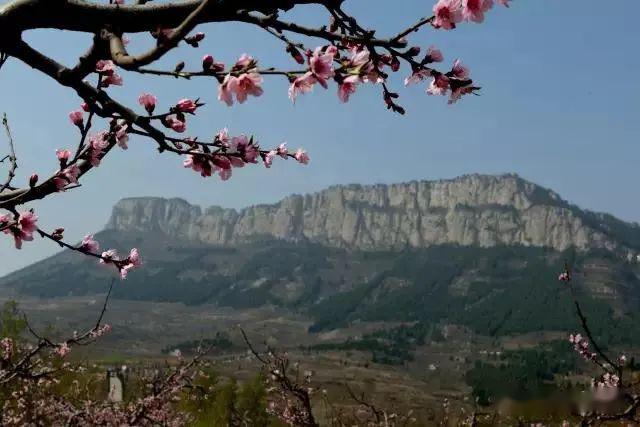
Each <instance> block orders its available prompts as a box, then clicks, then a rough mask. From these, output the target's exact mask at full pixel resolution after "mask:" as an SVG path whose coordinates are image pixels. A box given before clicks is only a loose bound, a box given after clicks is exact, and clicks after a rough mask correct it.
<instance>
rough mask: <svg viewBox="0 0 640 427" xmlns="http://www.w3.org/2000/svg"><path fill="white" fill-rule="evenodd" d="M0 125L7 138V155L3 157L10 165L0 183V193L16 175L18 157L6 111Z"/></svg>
mask: <svg viewBox="0 0 640 427" xmlns="http://www.w3.org/2000/svg"><path fill="white" fill-rule="evenodd" d="M2 125H3V126H4V130H5V132H6V133H7V140H8V143H9V156H8V157H5V159H8V160H9V162H10V166H9V172H8V174H7V179H6V181H5V182H4V184H2V185H0V193H2V192H3V191H4V190H6V189H7V188H9V186H10V185H11V181H12V180H13V178H14V177H15V176H16V169H18V159H17V158H16V150H15V147H14V144H13V136H12V135H11V128H10V127H9V120H8V119H7V114H6V113H5V114H4V115H3V117H2ZM3 161H4V159H3Z"/></svg>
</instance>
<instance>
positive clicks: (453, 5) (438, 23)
mask: <svg viewBox="0 0 640 427" xmlns="http://www.w3.org/2000/svg"><path fill="white" fill-rule="evenodd" d="M460 7H461V4H460V0H439V1H438V3H436V5H435V6H433V14H434V16H435V19H434V20H433V26H434V27H435V28H442V29H445V30H452V29H454V28H455V27H456V24H457V23H459V22H460V21H462V11H461V10H460Z"/></svg>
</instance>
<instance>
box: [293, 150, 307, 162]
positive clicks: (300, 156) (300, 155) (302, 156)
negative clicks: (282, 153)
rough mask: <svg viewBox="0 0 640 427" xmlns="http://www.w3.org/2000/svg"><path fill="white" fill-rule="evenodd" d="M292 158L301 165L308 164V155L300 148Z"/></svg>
mask: <svg viewBox="0 0 640 427" xmlns="http://www.w3.org/2000/svg"><path fill="white" fill-rule="evenodd" d="M293 157H294V158H295V159H296V161H298V162H299V163H302V164H303V165H306V164H309V160H310V159H309V155H308V154H307V152H306V151H305V150H303V149H302V148H298V150H297V151H296V153H295V154H294V155H293Z"/></svg>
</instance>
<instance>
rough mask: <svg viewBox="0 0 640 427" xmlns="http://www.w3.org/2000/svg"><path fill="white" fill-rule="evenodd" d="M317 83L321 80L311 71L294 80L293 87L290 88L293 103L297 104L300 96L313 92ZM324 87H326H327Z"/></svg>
mask: <svg viewBox="0 0 640 427" xmlns="http://www.w3.org/2000/svg"><path fill="white" fill-rule="evenodd" d="M316 82H319V80H318V79H317V78H316V76H315V75H314V74H313V73H311V72H310V71H309V72H307V73H305V74H304V75H302V76H300V77H297V78H296V79H294V80H293V82H291V86H289V98H290V99H291V101H293V102H294V103H295V102H296V98H297V97H298V95H299V94H304V93H309V92H311V91H312V90H313V85H314V84H315V83H316ZM324 86H325V87H326V85H324Z"/></svg>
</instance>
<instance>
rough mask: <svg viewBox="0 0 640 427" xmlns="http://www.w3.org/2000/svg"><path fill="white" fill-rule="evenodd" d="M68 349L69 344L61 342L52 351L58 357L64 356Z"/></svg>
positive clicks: (69, 349)
mask: <svg viewBox="0 0 640 427" xmlns="http://www.w3.org/2000/svg"><path fill="white" fill-rule="evenodd" d="M70 351H71V347H69V344H67V343H66V342H63V343H62V344H60V345H59V346H58V347H56V349H55V350H54V353H55V354H57V355H58V356H60V357H65V356H66V355H67V354H69V352H70Z"/></svg>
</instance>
